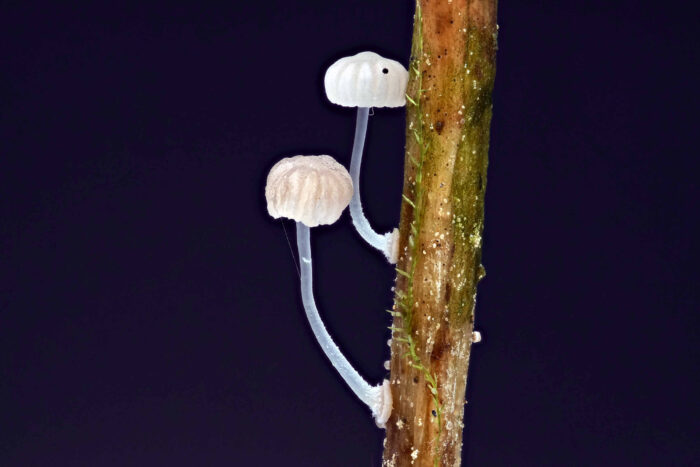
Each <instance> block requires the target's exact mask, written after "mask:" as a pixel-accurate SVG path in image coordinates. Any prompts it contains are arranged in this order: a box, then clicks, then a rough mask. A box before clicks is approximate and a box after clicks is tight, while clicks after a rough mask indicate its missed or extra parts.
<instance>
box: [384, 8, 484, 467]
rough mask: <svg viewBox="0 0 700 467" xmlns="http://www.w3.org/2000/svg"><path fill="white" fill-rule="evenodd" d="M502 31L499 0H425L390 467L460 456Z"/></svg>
mask: <svg viewBox="0 0 700 467" xmlns="http://www.w3.org/2000/svg"><path fill="white" fill-rule="evenodd" d="M496 32H497V25H496V0H451V1H450V0H418V3H417V6H416V16H415V21H414V33H413V47H412V57H411V63H410V70H409V72H410V80H409V84H408V90H407V94H408V96H409V97H411V98H412V100H413V101H414V102H415V103H408V104H407V111H408V112H407V124H408V126H407V135H406V159H405V174H404V190H403V195H404V197H405V199H406V201H405V202H404V203H403V206H402V209H401V222H400V232H401V240H400V258H399V262H398V264H397V267H398V269H399V271H400V273H399V274H398V275H397V280H396V291H397V292H396V297H395V306H394V312H395V318H394V328H395V329H394V331H393V335H392V344H391V387H392V394H393V399H394V409H393V413H392V415H391V418H390V419H389V422H388V423H387V431H386V440H385V450H384V461H383V465H385V466H408V465H415V466H432V465H441V466H456V465H460V463H461V446H462V431H463V430H462V429H463V427H464V424H463V422H462V421H463V417H464V404H465V389H466V377H467V368H468V364H469V355H470V349H471V344H472V331H473V328H474V306H475V303H476V286H477V283H478V282H479V280H480V279H481V278H482V277H483V275H484V272H483V267H482V266H481V238H482V237H481V235H482V231H483V225H484V192H485V189H486V167H487V163H488V146H489V128H490V123H491V93H492V90H493V82H494V76H495V57H496Z"/></svg>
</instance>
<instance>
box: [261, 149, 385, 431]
mask: <svg viewBox="0 0 700 467" xmlns="http://www.w3.org/2000/svg"><path fill="white" fill-rule="evenodd" d="M265 197H266V199H267V210H268V212H269V213H270V215H272V216H273V217H275V218H278V217H288V218H290V219H294V220H295V221H296V226H297V248H298V249H299V263H300V270H301V271H300V275H301V298H302V303H303V304H304V310H305V311H306V317H307V318H308V320H309V324H310V325H311V329H312V331H313V333H314V335H315V336H316V339H317V340H318V343H319V344H320V345H321V348H322V349H323V351H324V353H325V354H326V356H327V357H328V359H329V360H330V361H331V363H332V364H333V366H334V367H335V368H336V370H338V373H340V376H342V378H343V379H344V380H345V382H346V383H347V384H348V386H350V389H352V391H353V392H354V393H355V394H356V395H357V397H359V398H360V400H362V401H363V402H364V403H365V404H367V405H368V406H369V408H370V409H371V411H372V415H373V416H374V419H375V421H376V423H377V426H379V427H381V428H383V427H384V426H385V424H386V421H387V420H388V419H389V415H390V414H391V408H392V400H391V390H390V388H389V381H387V380H384V382H383V383H382V384H380V385H378V386H370V385H369V384H368V383H367V382H366V381H365V380H364V379H363V378H362V377H361V376H360V374H359V373H358V372H357V371H355V369H354V368H353V367H352V365H350V362H349V361H348V360H347V359H346V358H345V356H344V355H343V354H342V353H341V352H340V349H339V348H338V346H337V345H336V344H335V342H333V339H332V338H331V336H330V334H329V333H328V330H326V327H325V326H324V325H323V321H321V316H320V315H319V313H318V309H317V308H316V302H315V300H314V295H313V271H312V267H311V239H310V231H309V227H314V226H317V225H321V224H332V223H333V222H335V221H336V220H338V218H339V217H340V214H341V213H342V212H343V210H344V209H345V208H346V207H347V206H348V203H349V202H350V198H351V197H352V180H351V179H350V174H348V172H347V170H345V167H343V166H342V165H340V164H338V163H337V162H336V161H335V160H334V159H333V158H332V157H330V156H295V157H289V158H286V159H282V160H281V161H279V162H278V163H277V164H275V165H274V166H273V167H272V169H271V170H270V173H269V175H268V176H267V185H266V186H265Z"/></svg>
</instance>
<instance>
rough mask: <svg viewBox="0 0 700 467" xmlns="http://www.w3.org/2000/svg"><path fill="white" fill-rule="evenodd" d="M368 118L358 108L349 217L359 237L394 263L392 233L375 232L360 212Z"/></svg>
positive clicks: (365, 109) (366, 110)
mask: <svg viewBox="0 0 700 467" xmlns="http://www.w3.org/2000/svg"><path fill="white" fill-rule="evenodd" d="M368 118H369V107H358V108H357V122H356V124H355V141H354V142H353V145H352V158H351V160H350V176H351V177H352V185H353V194H352V200H351V201H350V216H351V217H352V223H353V225H354V226H355V229H357V232H358V233H359V234H360V236H361V237H362V238H364V239H365V241H366V242H367V243H369V244H370V245H372V246H373V247H374V248H376V249H377V250H379V251H381V252H382V253H384V255H385V256H386V257H387V259H388V260H389V262H391V263H396V259H395V258H393V256H394V254H393V250H394V248H392V240H394V239H393V236H394V235H395V234H394V232H389V233H387V234H384V235H382V234H379V233H377V232H375V231H374V229H373V228H372V226H371V225H370V224H369V221H368V220H367V218H366V217H365V213H364V211H363V210H362V200H361V199H360V166H361V165H362V151H363V150H364V147H365V136H366V134H367V119H368ZM392 259H393V260H392Z"/></svg>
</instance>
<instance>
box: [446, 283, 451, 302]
mask: <svg viewBox="0 0 700 467" xmlns="http://www.w3.org/2000/svg"><path fill="white" fill-rule="evenodd" d="M451 296H452V286H451V285H450V283H449V282H448V283H447V284H445V303H450V297H451Z"/></svg>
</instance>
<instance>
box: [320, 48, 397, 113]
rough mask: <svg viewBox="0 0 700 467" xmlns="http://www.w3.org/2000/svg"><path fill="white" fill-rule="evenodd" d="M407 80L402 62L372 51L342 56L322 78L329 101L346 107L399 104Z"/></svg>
mask: <svg viewBox="0 0 700 467" xmlns="http://www.w3.org/2000/svg"><path fill="white" fill-rule="evenodd" d="M407 82H408V71H406V69H405V68H404V67H403V65H401V64H400V63H399V62H397V61H395V60H390V59H388V58H384V57H382V56H381V55H377V54H375V53H374V52H360V53H359V54H357V55H353V56H351V57H343V58H341V59H340V60H338V61H337V62H335V63H334V64H333V65H331V66H330V67H329V68H328V71H326V76H325V78H324V79H323V84H324V86H325V88H326V96H328V100H329V101H331V102H333V103H334V104H338V105H342V106H345V107H402V106H404V105H406V83H407Z"/></svg>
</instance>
